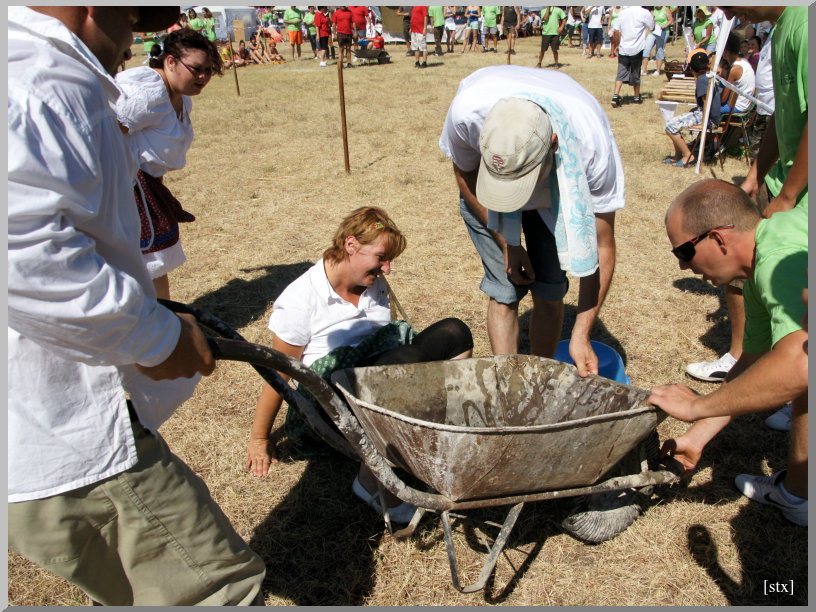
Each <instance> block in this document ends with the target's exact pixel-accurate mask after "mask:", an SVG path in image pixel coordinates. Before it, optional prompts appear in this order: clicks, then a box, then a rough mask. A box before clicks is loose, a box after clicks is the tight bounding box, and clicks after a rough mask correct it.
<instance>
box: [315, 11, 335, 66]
mask: <svg viewBox="0 0 816 612" xmlns="http://www.w3.org/2000/svg"><path fill="white" fill-rule="evenodd" d="M328 15H329V9H328V8H327V7H325V6H318V7H317V12H316V13H315V17H314V26H315V29H316V30H317V56H318V57H319V58H320V65H321V66H328V64H327V63H326V52H327V51H328V50H329V39H330V38H331V33H332V26H331V20H329V16H328Z"/></svg>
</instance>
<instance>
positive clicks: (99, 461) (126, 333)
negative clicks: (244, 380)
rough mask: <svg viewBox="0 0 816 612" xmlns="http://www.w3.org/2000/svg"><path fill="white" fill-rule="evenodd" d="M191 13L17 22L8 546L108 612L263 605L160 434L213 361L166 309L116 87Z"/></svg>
mask: <svg viewBox="0 0 816 612" xmlns="http://www.w3.org/2000/svg"><path fill="white" fill-rule="evenodd" d="M178 11H179V7H177V6H175V7H173V6H168V7H137V6H37V7H34V8H27V7H22V6H14V7H9V9H8V120H9V121H8V150H9V156H8V406H7V411H8V502H9V503H8V533H9V538H8V541H9V547H10V548H11V549H13V550H15V551H17V552H18V553H20V554H22V555H23V556H25V557H27V558H28V559H30V560H31V561H33V562H34V563H37V564H38V565H40V566H42V567H44V568H46V569H48V570H50V571H52V572H54V573H56V574H58V575H59V576H62V577H63V578H65V579H66V580H68V581H70V582H71V583H73V584H74V585H76V586H78V587H79V588H81V589H82V590H83V591H84V592H85V593H86V594H87V595H88V596H89V597H91V598H92V599H93V600H94V601H96V602H98V603H101V604H103V605H161V606H165V605H192V604H209V605H212V606H221V605H227V604H250V603H253V602H254V601H256V599H259V598H260V597H261V583H262V581H263V578H264V574H265V568H264V563H263V561H261V559H260V558H259V557H258V555H256V554H255V553H254V552H253V551H251V550H250V549H249V547H248V546H247V544H246V542H244V541H243V539H242V538H241V537H240V536H239V535H238V533H236V531H235V530H234V528H233V527H232V525H230V523H229V520H228V519H227V517H226V516H225V515H224V513H223V512H222V511H221V509H220V508H219V507H218V505H217V504H216V503H215V501H214V500H213V499H212V497H211V496H210V493H209V491H208V489H207V486H206V485H205V484H204V482H203V480H201V478H199V477H198V476H197V475H196V474H195V473H193V471H192V470H191V469H190V468H189V467H187V465H186V464H185V463H184V462H183V461H181V460H180V459H179V458H178V457H176V456H175V455H174V454H173V453H172V452H171V451H170V449H169V448H168V446H167V444H166V443H165V442H164V440H163V439H162V437H161V435H160V434H159V433H158V432H157V429H158V426H159V425H160V424H161V422H162V421H163V420H165V419H166V418H168V417H169V416H170V415H171V414H172V413H173V412H174V411H175V409H176V408H177V407H178V406H179V405H180V404H181V403H182V402H183V401H184V400H186V399H187V398H188V397H189V396H190V395H192V393H193V390H194V386H195V383H196V382H197V380H198V378H197V377H196V375H197V374H204V375H209V374H211V373H212V372H213V370H214V369H215V361H214V359H213V356H212V353H211V351H210V349H209V348H208V346H207V341H206V338H205V337H204V335H203V334H202V332H201V331H200V330H199V329H198V327H197V325H196V324H195V320H194V319H192V318H188V317H187V316H186V315H179V316H177V315H175V314H173V313H172V312H170V311H169V310H168V309H166V308H164V307H163V306H161V305H159V304H158V302H157V301H156V293H155V290H154V288H153V284H152V283H151V282H150V278H149V276H148V273H147V269H146V267H145V264H144V262H143V260H142V258H141V252H140V250H139V216H138V212H137V210H136V207H135V206H134V205H133V179H134V177H135V175H136V170H137V165H136V160H135V158H134V156H133V155H132V154H131V152H130V150H129V148H128V146H127V143H126V142H125V140H124V138H123V136H122V133H121V132H120V130H119V126H118V123H117V120H116V113H115V110H114V109H115V102H116V100H117V98H118V97H119V95H120V93H121V92H120V90H119V89H118V87H117V85H116V82H115V81H114V79H113V76H112V75H113V74H114V73H115V72H116V69H117V67H118V66H119V64H120V63H121V62H122V60H123V59H125V58H126V56H127V54H129V50H130V45H131V43H132V41H133V31H134V30H135V31H138V32H144V31H146V30H147V31H159V30H162V29H164V28H166V27H168V26H170V25H172V23H173V22H174V21H175V20H176V18H177V17H178ZM171 379H172V380H171ZM176 379H178V380H176Z"/></svg>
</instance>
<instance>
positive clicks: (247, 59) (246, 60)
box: [235, 40, 253, 66]
mask: <svg viewBox="0 0 816 612" xmlns="http://www.w3.org/2000/svg"><path fill="white" fill-rule="evenodd" d="M238 60H240V62H241V63H240V64H239V63H238V61H236V64H235V65H236V66H246V65H247V64H252V63H253V59H252V55H251V54H250V52H249V49H247V47H246V42H244V41H243V40H242V41H241V42H239V43H238Z"/></svg>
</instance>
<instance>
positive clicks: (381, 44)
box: [371, 32, 385, 49]
mask: <svg viewBox="0 0 816 612" xmlns="http://www.w3.org/2000/svg"><path fill="white" fill-rule="evenodd" d="M371 46H372V47H374V48H375V49H385V39H384V38H383V35H382V34H380V33H379V32H374V36H372V37H371Z"/></svg>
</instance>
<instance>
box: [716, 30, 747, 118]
mask: <svg viewBox="0 0 816 612" xmlns="http://www.w3.org/2000/svg"><path fill="white" fill-rule="evenodd" d="M739 48H740V43H739V39H738V38H737V36H736V35H734V34H729V35H728V39H727V40H726V42H725V48H724V49H723V55H722V59H723V60H724V61H727V62H728V71H727V76H724V77H722V78H724V79H725V80H726V81H728V82H729V83H731V84H733V85H734V87H736V88H737V89H738V90H739V91H740V92H744V93H746V94H749V95H753V93H754V90H755V89H756V74H755V73H754V69H753V68H751V64H750V63H749V62H748V60H746V59H745V58H744V57H740V56H739ZM732 93H734V92H733V90H731V89H728V88H727V87H723V92H722V95H721V97H720V99H721V100H722V103H723V106H722V108H721V113H724V114H728V113H730V112H731V104H730V103H729V99H730V98H731V95H732ZM736 93H737V96H736V101H735V102H733V104H734V112H735V113H744V112H745V111H747V110H748V109H749V108H751V104H752V103H751V100H749V99H748V98H747V97H746V96H745V95H743V94H742V93H739V92H736Z"/></svg>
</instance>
